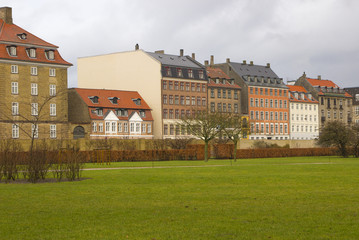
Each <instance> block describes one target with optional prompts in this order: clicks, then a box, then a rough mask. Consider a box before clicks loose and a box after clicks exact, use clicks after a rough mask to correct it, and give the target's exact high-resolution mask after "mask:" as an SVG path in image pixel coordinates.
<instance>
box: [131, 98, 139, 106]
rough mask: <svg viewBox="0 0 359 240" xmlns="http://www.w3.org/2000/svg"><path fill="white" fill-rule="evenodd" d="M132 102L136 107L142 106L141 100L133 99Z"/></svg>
mask: <svg viewBox="0 0 359 240" xmlns="http://www.w3.org/2000/svg"><path fill="white" fill-rule="evenodd" d="M132 101H133V102H134V103H135V104H136V105H141V98H135V99H132Z"/></svg>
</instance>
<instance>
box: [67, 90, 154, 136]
mask: <svg viewBox="0 0 359 240" xmlns="http://www.w3.org/2000/svg"><path fill="white" fill-rule="evenodd" d="M69 122H70V123H71V124H72V126H73V133H72V134H73V138H74V139H77V138H85V137H86V138H91V139H103V138H153V134H152V132H153V131H152V130H153V118H152V114H151V108H150V107H149V106H148V105H147V103H146V102H145V100H144V99H143V98H142V97H141V95H140V94H139V93H138V92H135V91H119V90H104V89H83V88H72V89H70V90H69Z"/></svg>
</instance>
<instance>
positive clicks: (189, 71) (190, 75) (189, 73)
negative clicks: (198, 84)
mask: <svg viewBox="0 0 359 240" xmlns="http://www.w3.org/2000/svg"><path fill="white" fill-rule="evenodd" d="M188 77H189V78H193V70H192V69H188Z"/></svg>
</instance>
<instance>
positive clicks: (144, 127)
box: [141, 123, 146, 133]
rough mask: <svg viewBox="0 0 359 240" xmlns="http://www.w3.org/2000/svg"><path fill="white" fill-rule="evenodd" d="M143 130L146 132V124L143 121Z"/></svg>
mask: <svg viewBox="0 0 359 240" xmlns="http://www.w3.org/2000/svg"><path fill="white" fill-rule="evenodd" d="M141 132H143V133H145V132H146V124H144V123H142V129H141Z"/></svg>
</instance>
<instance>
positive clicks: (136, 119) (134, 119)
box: [129, 112, 143, 122]
mask: <svg viewBox="0 0 359 240" xmlns="http://www.w3.org/2000/svg"><path fill="white" fill-rule="evenodd" d="M129 121H130V122H142V121H143V120H142V118H141V117H140V115H138V113H137V112H133V114H132V116H131V117H130V119H129Z"/></svg>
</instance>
